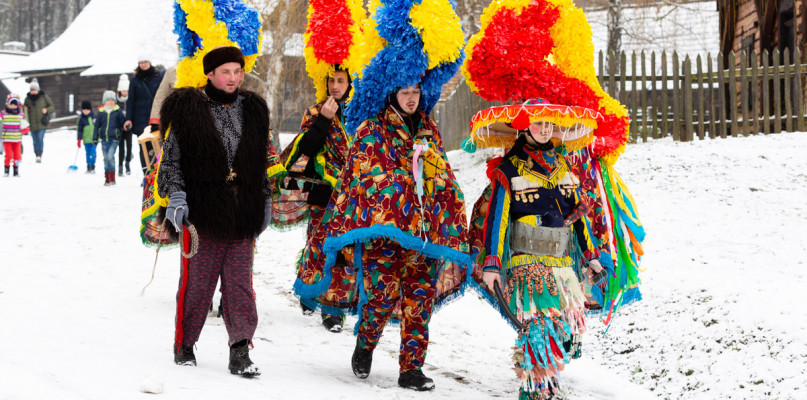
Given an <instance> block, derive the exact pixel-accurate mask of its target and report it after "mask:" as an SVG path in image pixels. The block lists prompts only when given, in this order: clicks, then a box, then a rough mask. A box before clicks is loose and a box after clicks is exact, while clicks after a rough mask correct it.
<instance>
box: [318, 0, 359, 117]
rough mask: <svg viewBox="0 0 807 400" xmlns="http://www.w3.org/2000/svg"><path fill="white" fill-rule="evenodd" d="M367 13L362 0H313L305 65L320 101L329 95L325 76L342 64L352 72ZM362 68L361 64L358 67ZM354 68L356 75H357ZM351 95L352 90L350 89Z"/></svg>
mask: <svg viewBox="0 0 807 400" xmlns="http://www.w3.org/2000/svg"><path fill="white" fill-rule="evenodd" d="M366 19H367V14H366V12H365V11H364V8H362V1H361V0H310V1H309V3H308V25H307V28H306V31H305V34H304V35H303V38H304V40H305V69H306V71H308V76H310V77H311V79H313V80H314V88H315V89H316V91H317V95H316V96H317V102H322V101H324V100H325V99H327V98H328V85H327V82H326V80H327V79H328V77H330V76H333V73H334V71H335V66H337V65H340V66H341V67H342V69H347V70H348V71H349V72H351V73H353V71H352V70H351V68H350V67H351V66H353V63H352V60H350V58H351V54H356V53H358V52H359V50H357V49H358V48H359V46H361V44H362V42H361V34H362V26H363V25H364V24H365V20H366ZM359 69H360V67H359ZM358 72H359V71H355V73H354V74H353V75H357V74H358ZM351 96H352V92H351Z"/></svg>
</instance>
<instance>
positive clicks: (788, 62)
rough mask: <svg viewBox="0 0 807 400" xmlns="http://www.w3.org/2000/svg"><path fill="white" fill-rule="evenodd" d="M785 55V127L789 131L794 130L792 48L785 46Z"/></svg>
mask: <svg viewBox="0 0 807 400" xmlns="http://www.w3.org/2000/svg"><path fill="white" fill-rule="evenodd" d="M784 56H785V58H784V60H785V65H783V67H784V70H785V74H784V83H785V84H784V86H785V93H784V98H785V115H786V118H787V119H786V120H785V129H787V131H788V132H793V102H792V101H791V100H790V92H791V90H790V84H791V83H792V82H793V80H792V79H791V78H790V77H791V72H790V71H791V68H793V60H792V59H791V58H790V49H788V48H787V47H785V52H784Z"/></svg>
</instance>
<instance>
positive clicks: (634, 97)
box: [622, 51, 639, 143]
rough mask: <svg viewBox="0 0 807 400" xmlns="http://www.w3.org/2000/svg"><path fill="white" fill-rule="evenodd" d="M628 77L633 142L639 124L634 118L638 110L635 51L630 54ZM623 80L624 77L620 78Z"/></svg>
mask: <svg viewBox="0 0 807 400" xmlns="http://www.w3.org/2000/svg"><path fill="white" fill-rule="evenodd" d="M630 78H631V90H630V94H631V101H630V105H631V107H630V137H631V138H632V139H633V142H634V143H635V142H637V140H636V139H637V138H638V137H639V132H637V127H638V126H639V123H638V121H637V120H636V116H637V112H638V111H639V90H637V89H636V84H637V83H638V82H637V79H636V52H635V51H634V52H632V53H631V55H630ZM622 79H623V82H624V79H625V78H624V77H623V78H622Z"/></svg>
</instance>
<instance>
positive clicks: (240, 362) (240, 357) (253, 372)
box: [230, 340, 261, 377]
mask: <svg viewBox="0 0 807 400" xmlns="http://www.w3.org/2000/svg"><path fill="white" fill-rule="evenodd" d="M230 373H231V374H233V375H241V376H244V377H253V376H258V375H260V374H261V370H260V369H258V367H256V366H255V364H253V363H252V360H250V359H249V341H247V340H242V341H240V342H238V343H236V344H234V345H232V347H230Z"/></svg>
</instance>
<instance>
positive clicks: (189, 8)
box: [174, 0, 263, 87]
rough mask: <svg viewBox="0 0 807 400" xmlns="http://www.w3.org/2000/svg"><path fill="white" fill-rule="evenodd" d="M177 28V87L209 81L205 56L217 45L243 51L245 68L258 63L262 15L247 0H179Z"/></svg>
mask: <svg viewBox="0 0 807 400" xmlns="http://www.w3.org/2000/svg"><path fill="white" fill-rule="evenodd" d="M174 32H175V33H176V34H177V35H178V36H179V58H180V59H179V63H178V64H177V83H176V87H202V86H204V85H205V84H206V83H207V75H205V74H204V68H203V66H202V59H203V58H204V56H205V54H207V53H208V52H209V51H210V50H212V49H214V48H216V47H218V46H235V47H238V48H239V49H241V53H243V54H244V71H246V72H249V71H251V70H252V67H254V66H255V61H256V60H257V58H258V55H259V51H260V48H261V39H262V37H263V35H262V32H261V16H260V14H259V13H258V10H256V9H254V8H252V7H250V6H248V5H247V4H246V3H245V2H244V0H176V3H174Z"/></svg>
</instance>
